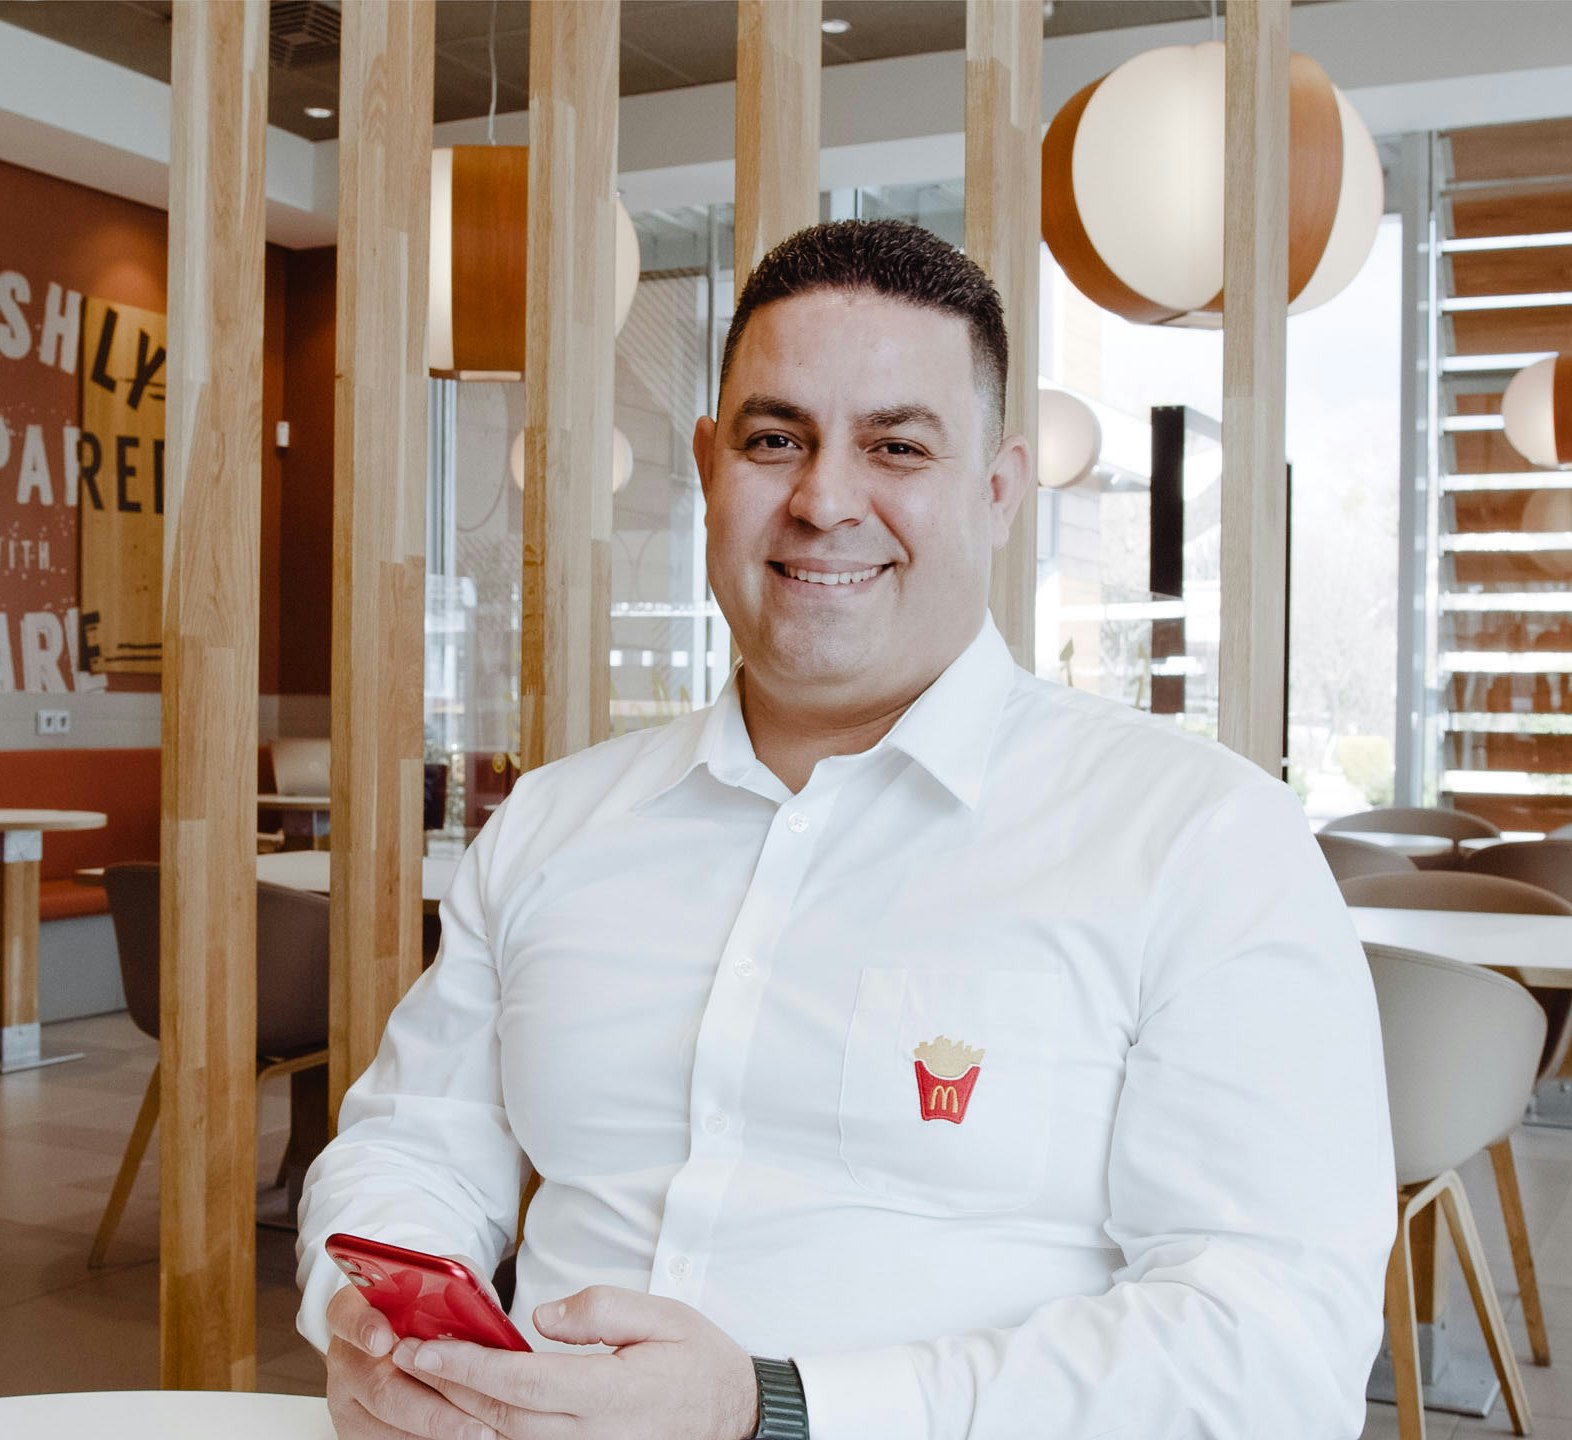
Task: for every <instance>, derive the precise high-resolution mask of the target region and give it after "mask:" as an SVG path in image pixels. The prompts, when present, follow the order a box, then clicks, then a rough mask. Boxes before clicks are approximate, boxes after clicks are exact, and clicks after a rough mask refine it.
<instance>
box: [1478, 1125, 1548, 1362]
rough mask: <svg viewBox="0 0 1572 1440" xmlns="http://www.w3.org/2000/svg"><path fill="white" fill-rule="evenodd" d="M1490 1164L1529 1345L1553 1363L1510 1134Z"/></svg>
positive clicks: (1536, 1357) (1499, 1144)
mask: <svg viewBox="0 0 1572 1440" xmlns="http://www.w3.org/2000/svg"><path fill="white" fill-rule="evenodd" d="M1490 1163H1491V1165H1493V1166H1494V1167H1495V1172H1496V1190H1497V1191H1498V1192H1499V1194H1500V1196H1501V1216H1502V1218H1503V1219H1504V1220H1505V1221H1506V1232H1507V1240H1508V1241H1509V1242H1510V1243H1511V1246H1512V1269H1513V1270H1514V1271H1516V1272H1517V1292H1518V1294H1519V1295H1520V1296H1522V1299H1523V1323H1524V1324H1525V1325H1526V1326H1527V1327H1528V1348H1529V1349H1530V1350H1531V1351H1532V1352H1533V1356H1534V1364H1536V1365H1548V1364H1549V1363H1550V1337H1549V1336H1548V1335H1547V1334H1546V1332H1545V1311H1544V1307H1543V1306H1542V1305H1541V1304H1540V1300H1539V1277H1538V1276H1537V1275H1536V1274H1535V1273H1534V1252H1533V1250H1531V1249H1530V1248H1529V1244H1528V1223H1527V1222H1526V1221H1525V1220H1524V1219H1523V1194H1522V1191H1521V1190H1520V1189H1519V1188H1518V1183H1517V1164H1516V1162H1515V1161H1514V1160H1513V1158H1512V1138H1511V1136H1507V1137H1506V1138H1505V1139H1503V1140H1498V1141H1496V1143H1495V1144H1494V1145H1492V1146H1491V1147H1490Z"/></svg>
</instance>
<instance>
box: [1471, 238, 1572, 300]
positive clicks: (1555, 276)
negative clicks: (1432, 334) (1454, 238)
mask: <svg viewBox="0 0 1572 1440" xmlns="http://www.w3.org/2000/svg"><path fill="white" fill-rule="evenodd" d="M1447 264H1448V265H1449V266H1450V267H1451V270H1452V290H1451V293H1452V294H1453V295H1542V294H1545V293H1546V292H1549V291H1556V290H1565V289H1567V288H1568V283H1569V281H1572V245H1535V246H1531V247H1529V248H1527V249H1523V250H1459V251H1457V252H1456V253H1455V254H1452V255H1449V256H1448V257H1447Z"/></svg>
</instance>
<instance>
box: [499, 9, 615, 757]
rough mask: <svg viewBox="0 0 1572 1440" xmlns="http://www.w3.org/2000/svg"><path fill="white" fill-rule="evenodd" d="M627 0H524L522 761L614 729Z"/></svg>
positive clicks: (565, 751)
mask: <svg viewBox="0 0 1572 1440" xmlns="http://www.w3.org/2000/svg"><path fill="white" fill-rule="evenodd" d="M620 20H621V16H620V6H619V4H618V0H604V3H599V4H594V5H578V4H561V3H558V0H531V4H530V15H529V189H530V205H529V255H528V261H527V266H526V284H525V292H526V301H525V308H526V319H525V326H526V331H527V335H528V342H529V343H528V362H527V364H526V366H525V371H524V575H523V601H524V604H523V636H522V651H523V653H522V656H521V663H520V684H519V704H520V715H519V731H520V737H519V738H520V763H521V768H523V769H525V770H532V769H534V768H535V767H536V766H538V765H543V764H545V763H546V762H547V761H550V760H557V759H560V758H561V757H562V756H564V755H569V754H572V753H573V752H574V751H575V750H581V749H583V748H584V747H585V746H587V745H593V744H595V743H596V742H597V741H599V740H604V739H605V738H606V737H607V736H608V735H609V734H610V733H611V670H610V668H609V667H610V663H611V657H610V649H611V465H612V456H611V395H612V377H613V373H614V366H613V361H614V357H615V348H614V347H615V336H614V331H613V325H612V309H613V306H612V301H613V289H612V275H613V261H614V255H615V234H616V218H615V217H616V211H615V203H616V178H617V175H616V169H617V56H618V34H619V29H620Z"/></svg>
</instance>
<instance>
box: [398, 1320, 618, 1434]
mask: <svg viewBox="0 0 1572 1440" xmlns="http://www.w3.org/2000/svg"><path fill="white" fill-rule="evenodd" d="M613 1359H614V1357H613V1356H610V1355H554V1354H533V1355H526V1354H521V1353H519V1352H518V1351H514V1350H493V1349H491V1348H489V1347H487V1346H484V1345H471V1344H470V1343H469V1342H468V1341H465V1340H427V1341H424V1342H415V1341H410V1340H405V1341H402V1342H401V1343H400V1344H399V1347H398V1349H397V1350H395V1351H394V1352H393V1362H394V1364H396V1365H399V1366H401V1367H402V1368H403V1369H405V1370H407V1371H408V1372H409V1374H411V1375H413V1376H414V1377H415V1378H416V1379H418V1380H420V1381H422V1382H423V1383H424V1384H426V1385H430V1386H432V1387H433V1388H434V1389H436V1390H438V1391H440V1392H441V1393H442V1394H443V1395H444V1396H445V1397H446V1398H447V1399H449V1400H451V1401H452V1402H453V1404H454V1405H457V1406H458V1407H459V1408H460V1409H462V1410H465V1411H467V1412H468V1413H469V1414H471V1415H473V1416H475V1417H476V1418H477V1419H480V1420H483V1421H485V1422H486V1423H487V1424H488V1425H493V1426H495V1427H496V1428H498V1429H506V1428H507V1427H508V1425H509V1423H510V1421H511V1420H512V1418H513V1417H514V1416H515V1414H516V1412H520V1411H522V1412H525V1413H527V1414H528V1415H529V1416H530V1420H531V1426H532V1427H533V1424H534V1420H535V1417H536V1416H546V1415H562V1416H569V1417H571V1416H578V1415H586V1414H589V1413H591V1412H593V1411H594V1410H596V1409H598V1408H600V1407H601V1406H602V1405H603V1404H604V1401H605V1397H606V1394H607V1387H608V1386H611V1385H612V1384H613V1383H614V1377H613V1375H612V1374H611V1372H610V1371H609V1370H608V1369H607V1368H606V1365H607V1363H608V1362H610V1361H612V1360H613ZM530 1433H531V1436H533V1435H534V1430H533V1428H532V1429H531V1431H530Z"/></svg>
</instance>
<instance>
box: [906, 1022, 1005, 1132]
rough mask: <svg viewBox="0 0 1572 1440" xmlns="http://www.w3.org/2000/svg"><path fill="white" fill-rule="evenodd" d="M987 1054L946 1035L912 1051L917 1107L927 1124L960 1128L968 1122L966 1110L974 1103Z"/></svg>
mask: <svg viewBox="0 0 1572 1440" xmlns="http://www.w3.org/2000/svg"><path fill="white" fill-rule="evenodd" d="M985 1054H987V1051H985V1050H973V1049H972V1047H971V1046H970V1045H965V1044H962V1043H961V1041H959V1040H951V1039H950V1038H949V1037H948V1036H945V1035H936V1036H935V1037H934V1038H933V1039H932V1040H924V1041H923V1042H922V1044H920V1045H919V1046H917V1048H916V1049H915V1050H913V1051H912V1056H913V1058H914V1060H915V1062H916V1064H915V1069H916V1072H917V1103H918V1105H919V1106H920V1108H921V1110H922V1118H923V1119H924V1120H948V1121H949V1122H950V1123H951V1124H952V1125H959V1124H960V1123H961V1121H963V1120H964V1119H965V1118H966V1107H967V1106H968V1105H969V1104H970V1103H971V1099H972V1091H973V1090H974V1089H975V1088H976V1086H977V1077H978V1075H979V1074H980V1073H981V1066H982V1059H983V1056H984V1055H985Z"/></svg>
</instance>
